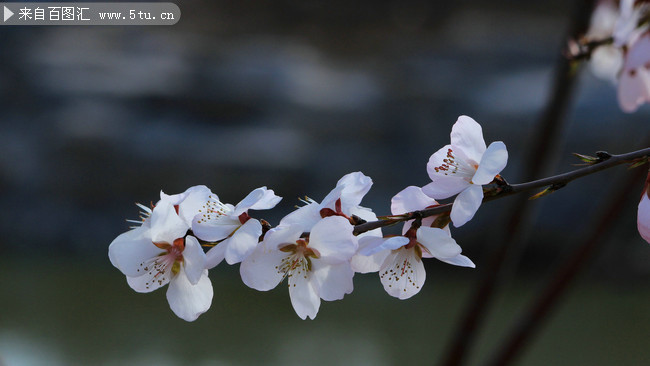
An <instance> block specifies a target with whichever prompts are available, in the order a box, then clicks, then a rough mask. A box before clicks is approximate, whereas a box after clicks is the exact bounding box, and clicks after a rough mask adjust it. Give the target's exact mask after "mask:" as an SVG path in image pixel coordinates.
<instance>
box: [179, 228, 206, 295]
mask: <svg viewBox="0 0 650 366" xmlns="http://www.w3.org/2000/svg"><path fill="white" fill-rule="evenodd" d="M183 262H184V263H183V270H184V271H185V273H186V274H187V279H188V280H189V281H190V283H191V284H192V285H196V283H197V282H199V280H200V279H201V274H202V273H203V270H204V269H205V263H206V255H205V253H204V252H203V248H201V245H200V244H199V242H198V240H196V238H195V237H193V236H190V235H188V236H187V237H186V238H185V249H184V250H183Z"/></svg>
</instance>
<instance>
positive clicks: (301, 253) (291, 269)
mask: <svg viewBox="0 0 650 366" xmlns="http://www.w3.org/2000/svg"><path fill="white" fill-rule="evenodd" d="M308 245H309V238H305V239H298V240H297V241H296V243H295V244H289V243H287V244H285V245H283V246H281V247H280V248H279V249H280V251H282V252H285V253H289V255H288V256H286V257H284V258H282V260H280V265H278V266H275V269H276V270H277V271H278V273H281V274H282V275H283V277H291V276H293V275H298V276H299V275H302V276H303V277H304V278H307V272H309V271H311V258H317V259H318V258H320V253H319V252H318V250H316V249H314V248H309V246H308Z"/></svg>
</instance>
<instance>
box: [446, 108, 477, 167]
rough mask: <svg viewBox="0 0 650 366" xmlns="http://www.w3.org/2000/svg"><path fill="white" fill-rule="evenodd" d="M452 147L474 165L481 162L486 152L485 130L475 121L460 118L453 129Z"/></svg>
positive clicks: (468, 118)
mask: <svg viewBox="0 0 650 366" xmlns="http://www.w3.org/2000/svg"><path fill="white" fill-rule="evenodd" d="M451 146H452V147H453V149H454V150H455V151H456V150H457V149H458V150H459V151H456V152H457V153H459V154H462V155H464V156H465V157H467V158H469V159H470V160H472V161H473V162H474V163H477V164H478V162H479V161H481V156H483V153H484V152H485V140H483V129H482V128H481V125H479V124H478V123H477V122H476V121H474V119H472V118H471V117H468V116H460V117H458V120H457V121H456V123H454V126H453V127H452V128H451Z"/></svg>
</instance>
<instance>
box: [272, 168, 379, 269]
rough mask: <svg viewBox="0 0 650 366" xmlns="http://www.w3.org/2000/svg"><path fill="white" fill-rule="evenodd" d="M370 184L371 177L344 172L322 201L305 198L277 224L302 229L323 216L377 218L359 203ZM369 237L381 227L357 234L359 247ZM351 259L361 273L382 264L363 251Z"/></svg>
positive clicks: (313, 223) (370, 219)
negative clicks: (303, 201) (301, 203)
mask: <svg viewBox="0 0 650 366" xmlns="http://www.w3.org/2000/svg"><path fill="white" fill-rule="evenodd" d="M371 186H372V179H370V177H368V176H367V175H364V174H363V173H361V172H354V173H349V174H346V175H344V176H343V177H342V178H341V179H339V181H338V182H337V183H336V187H335V188H334V189H333V190H332V191H330V193H328V194H327V196H325V198H323V200H322V201H321V203H318V202H316V201H314V200H312V199H310V198H307V200H306V201H305V202H306V203H307V204H306V205H305V206H302V207H300V208H299V209H297V210H296V211H294V212H292V213H290V214H289V215H287V216H285V217H284V218H283V219H282V220H281V221H280V225H301V226H302V227H303V231H309V230H310V229H311V228H312V227H313V226H314V225H315V224H316V223H317V222H319V221H320V220H321V219H322V218H323V217H328V216H341V217H344V218H346V219H348V220H350V219H351V217H352V216H356V217H358V218H360V219H362V220H364V221H366V222H370V221H376V220H377V215H376V214H375V213H374V212H372V210H371V209H369V208H366V207H363V206H360V204H361V200H362V199H363V197H364V196H365V195H366V193H368V191H369V190H370V187H371ZM352 221H354V220H352ZM351 223H352V222H351ZM371 237H382V233H381V229H374V230H370V231H367V232H365V233H362V234H359V235H358V236H357V238H358V240H359V249H362V248H363V247H364V246H365V245H366V244H367V243H369V241H368V239H370V238H371ZM350 262H351V266H352V269H353V270H354V271H355V272H360V273H368V272H377V271H378V270H379V266H380V265H381V261H377V259H376V258H375V257H372V256H363V255H354V256H353V257H352V259H351V260H350Z"/></svg>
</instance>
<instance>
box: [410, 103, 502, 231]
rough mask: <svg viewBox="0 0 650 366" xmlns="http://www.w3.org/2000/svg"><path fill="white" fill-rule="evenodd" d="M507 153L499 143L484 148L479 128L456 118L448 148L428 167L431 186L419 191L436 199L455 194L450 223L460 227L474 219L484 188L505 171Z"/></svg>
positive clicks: (439, 151) (434, 156)
mask: <svg viewBox="0 0 650 366" xmlns="http://www.w3.org/2000/svg"><path fill="white" fill-rule="evenodd" d="M507 162H508V150H507V149H506V145H505V144H504V143H503V142H501V141H496V142H493V143H491V144H490V146H488V147H487V149H486V147H485V141H484V140H483V130H482V129H481V125H479V124H478V123H477V122H476V121H474V120H473V119H472V118H470V117H468V116H460V117H458V121H456V123H455V124H454V126H453V127H452V129H451V144H450V145H447V146H445V147H443V148H442V149H440V150H438V151H437V152H435V153H434V154H433V155H431V158H429V162H428V163H427V173H429V177H430V178H431V180H432V182H431V183H429V184H427V185H426V186H424V187H422V191H423V192H424V193H425V194H427V195H428V196H430V197H432V198H435V199H444V198H448V197H451V196H453V195H455V194H458V196H456V199H455V200H454V204H453V206H452V210H451V215H450V216H451V220H452V221H453V223H454V226H456V227H459V226H461V225H464V224H465V223H466V222H467V221H469V220H471V219H472V217H474V214H475V213H476V211H477V210H478V208H479V207H480V206H481V203H482V201H483V187H482V185H484V184H488V183H490V182H492V180H494V178H495V177H496V176H497V175H498V174H499V173H500V172H501V170H503V168H505V166H506V163H507Z"/></svg>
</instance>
